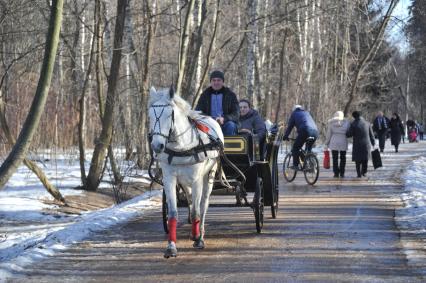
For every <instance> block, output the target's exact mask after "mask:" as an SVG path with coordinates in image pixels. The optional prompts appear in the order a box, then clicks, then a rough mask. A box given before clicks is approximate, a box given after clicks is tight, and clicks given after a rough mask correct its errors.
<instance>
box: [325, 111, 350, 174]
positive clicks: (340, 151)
mask: <svg viewBox="0 0 426 283" xmlns="http://www.w3.org/2000/svg"><path fill="white" fill-rule="evenodd" d="M349 127H350V123H349V121H348V120H347V119H345V117H344V115H343V112H342V111H337V112H336V113H334V115H333V118H331V119H330V120H328V125H327V135H326V140H325V145H326V147H327V148H329V149H330V150H331V155H332V158H333V172H334V178H339V177H341V178H343V177H345V167H346V151H347V150H348V139H347V137H346V132H347V131H348V129H349ZM339 155H340V164H339Z"/></svg>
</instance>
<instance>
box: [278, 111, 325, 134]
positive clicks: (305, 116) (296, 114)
mask: <svg viewBox="0 0 426 283" xmlns="http://www.w3.org/2000/svg"><path fill="white" fill-rule="evenodd" d="M294 127H296V129H297V132H298V133H301V132H312V131H316V132H318V128H317V125H316V124H315V122H314V119H313V118H312V116H311V114H309V112H308V111H305V110H303V109H300V108H297V109H296V110H294V111H293V113H291V116H290V119H289V120H288V125H287V129H286V130H285V134H284V139H285V138H288V136H289V135H290V133H291V130H292V129H293V128H294Z"/></svg>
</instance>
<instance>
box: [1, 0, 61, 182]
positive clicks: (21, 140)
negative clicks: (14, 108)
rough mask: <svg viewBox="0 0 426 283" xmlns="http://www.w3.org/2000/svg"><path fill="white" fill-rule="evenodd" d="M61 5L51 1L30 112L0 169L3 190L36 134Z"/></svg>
mask: <svg viewBox="0 0 426 283" xmlns="http://www.w3.org/2000/svg"><path fill="white" fill-rule="evenodd" d="M63 4H64V2H63V0H53V1H52V6H51V14H50V20H49V29H48V32H47V37H46V47H45V52H44V59H43V65H42V67H41V71H40V77H39V81H38V84H37V90H36V94H35V96H34V100H33V102H32V104H31V108H30V112H29V113H28V116H27V118H26V120H25V123H24V125H23V128H22V130H21V132H20V134H19V137H18V140H17V142H16V144H15V145H14V147H13V149H12V152H11V153H10V154H9V156H8V157H7V158H6V160H5V161H4V163H3V164H2V166H1V167H0V188H3V187H4V186H5V185H6V183H7V181H8V180H9V178H10V177H11V176H12V175H13V174H14V173H15V172H16V170H17V169H18V167H19V165H20V164H21V163H22V161H23V160H24V159H25V156H26V154H27V151H28V148H29V146H30V144H31V141H32V138H33V136H34V133H35V132H36V130H37V127H38V124H39V122H40V117H41V115H42V114H43V111H44V106H45V104H46V100H47V96H48V94H49V87H50V82H51V79H52V74H53V67H54V65H55V57H56V51H57V48H58V42H59V33H60V30H61V23H62V9H63Z"/></svg>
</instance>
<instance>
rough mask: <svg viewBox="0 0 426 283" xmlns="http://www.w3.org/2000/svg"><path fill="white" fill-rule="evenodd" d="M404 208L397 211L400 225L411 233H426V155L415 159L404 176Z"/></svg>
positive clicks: (402, 196) (402, 197)
mask: <svg viewBox="0 0 426 283" xmlns="http://www.w3.org/2000/svg"><path fill="white" fill-rule="evenodd" d="M402 178H403V180H404V183H405V188H404V191H403V193H402V195H401V199H402V201H403V202H404V208H403V209H399V210H398V211H397V215H396V216H397V221H398V225H399V226H400V227H402V228H403V230H409V231H410V232H411V233H414V234H418V235H420V236H421V235H423V237H424V236H425V235H426V156H421V157H419V158H418V159H416V160H414V161H413V162H412V164H411V165H410V166H408V167H407V169H406V171H405V173H404V175H403V176H402Z"/></svg>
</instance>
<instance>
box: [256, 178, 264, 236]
mask: <svg viewBox="0 0 426 283" xmlns="http://www.w3.org/2000/svg"><path fill="white" fill-rule="evenodd" d="M253 206H254V217H255V219H256V230H257V233H260V232H262V228H263V207H264V201H263V181H262V178H260V177H257V180H256V190H255V192H254V199H253Z"/></svg>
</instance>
